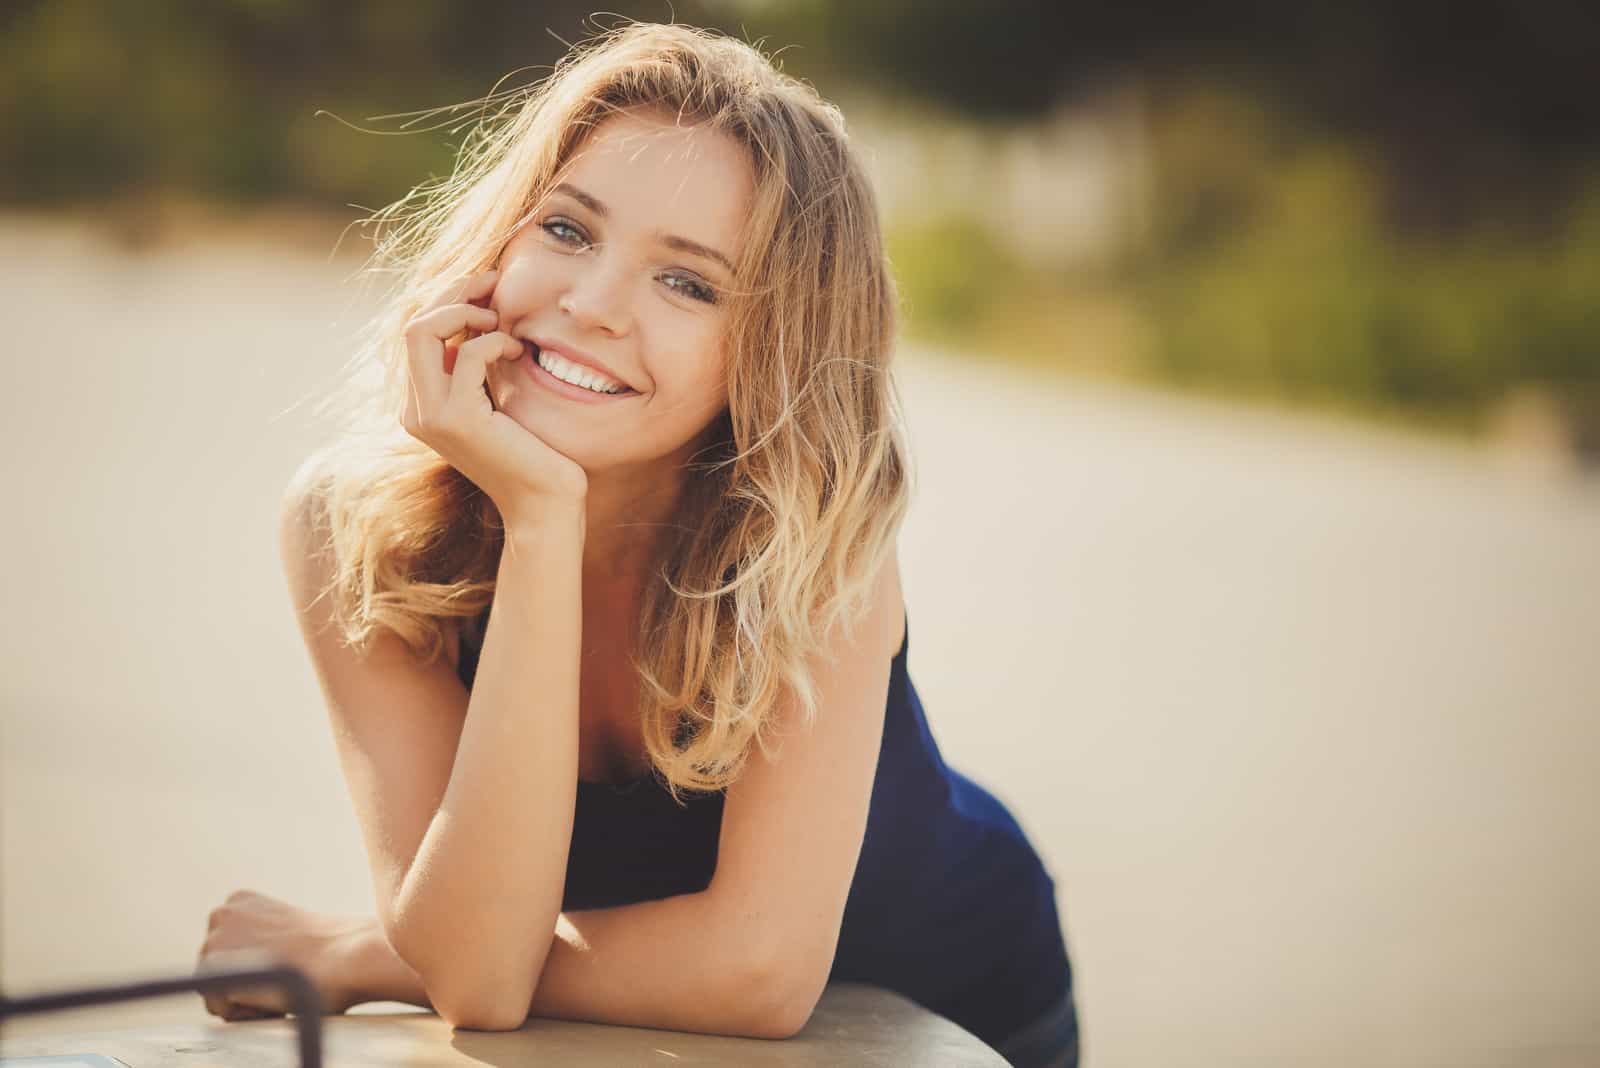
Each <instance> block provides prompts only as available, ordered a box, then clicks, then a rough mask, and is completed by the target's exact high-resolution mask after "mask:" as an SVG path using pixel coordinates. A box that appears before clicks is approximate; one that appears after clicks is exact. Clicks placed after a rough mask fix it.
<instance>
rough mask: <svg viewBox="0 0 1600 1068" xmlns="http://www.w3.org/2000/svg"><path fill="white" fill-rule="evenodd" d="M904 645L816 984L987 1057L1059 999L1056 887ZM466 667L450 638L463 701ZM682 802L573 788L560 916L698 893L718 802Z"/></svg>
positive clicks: (466, 652) (708, 863) (634, 786)
mask: <svg viewBox="0 0 1600 1068" xmlns="http://www.w3.org/2000/svg"><path fill="white" fill-rule="evenodd" d="M478 633H480V634H481V633H482V630H481V629H480V630H479V631H478ZM909 649H910V633H909V628H908V631H907V636H906V638H905V639H904V640H903V641H902V643H901V645H900V651H899V652H898V653H896V654H895V657H894V661H893V663H892V666H891V671H890V675H889V701H888V707H887V709H886V715H885V716H884V723H883V744H882V749H881V750H880V752H879V756H878V769H877V777H876V779H875V781H874V783H873V787H872V802H871V807H870V809H869V811H868V815H867V830H866V837H865V839H864V840H863V842H862V846H861V857H860V860H859V861H858V863H857V865H856V872H855V877H854V879H853V880H852V882H851V884H850V896H849V899H848V900H847V902H846V904H845V910H844V922H843V925H842V926H841V928H840V931H839V945H838V949H837V952H836V953H835V955H834V961H833V971H832V973H831V975H830V978H831V979H838V980H850V981H855V982H863V983H871V984H872V985H874V986H880V987H885V988H887V989H889V990H893V991H896V992H898V993H901V994H903V995H905V996H906V997H909V998H910V999H911V1000H913V1001H915V1002H917V1003H919V1004H921V1005H923V1006H925V1007H926V1008H928V1009H930V1010H932V1011H933V1012H936V1013H938V1014H939V1015H941V1016H944V1017H947V1018H948V1019H951V1020H954V1021H955V1022H956V1023H958V1024H960V1025H961V1026H962V1027H964V1028H966V1029H967V1030H968V1031H970V1032H972V1033H973V1034H975V1035H977V1036H978V1037H979V1038H981V1039H983V1040H984V1041H986V1042H988V1043H989V1044H991V1045H996V1044H998V1043H999V1042H1000V1041H1001V1040H1003V1039H1004V1038H1006V1037H1007V1036H1008V1035H1010V1034H1012V1033H1013V1032H1015V1031H1016V1030H1018V1029H1019V1028H1021V1027H1023V1026H1024V1025H1026V1024H1028V1023H1029V1022H1031V1021H1033V1020H1035V1019H1037V1018H1038V1017H1040V1016H1042V1015H1043V1014H1045V1013H1046V1012H1048V1011H1049V1010H1050V1009H1051V1008H1052V1007H1053V1006H1056V1005H1057V1004H1058V1003H1059V1002H1061V1000H1062V999H1063V998H1064V997H1065V996H1066V995H1067V993H1068V991H1069V990H1070V989H1071V984H1072V970H1071V966H1070V965H1069V963H1068V961H1067V953H1066V947H1065V945H1064V944H1063V941H1062V936H1061V924H1060V921H1059V920H1058V918H1057V915H1056V905H1055V883H1054V881H1053V880H1052V879H1051V878H1050V876H1049V874H1048V873H1047V872H1046V871H1045V869H1044V866H1043V865H1042V864H1041V863H1040V861H1039V857H1038V855H1037V854H1036V853H1035V852H1034V850H1033V847H1032V846H1031V845H1029V843H1028V840H1027V838H1026V836H1025V835H1024V834H1023V833H1022V830H1021V828H1020V827H1018V826H1017V823H1016V820H1014V819H1013V818H1012V817H1011V814H1010V813H1009V812H1007V811H1006V809H1005V806H1003V805H1002V804H1001V803H1000V802H999V801H998V800H996V799H995V798H994V797H993V796H992V795H991V794H989V793H988V792H987V791H985V790H984V789H983V788H982V787H981V786H979V785H977V784H976V783H974V782H973V781H972V780H970V779H968V778H966V777H965V776H963V775H962V774H961V773H959V772H957V771H955V770H954V769H952V768H950V767H949V766H948V765H946V764H945V762H944V760H943V759H942V758H941V757H940V755H939V749H938V746H936V745H935V744H934V740H933V735H932V734H931V733H930V732H929V730H928V721H927V718H926V717H925V716H924V715H923V711H922V702H921V700H920V699H919V698H918V697H917V691H916V689H915V688H914V687H913V686H912V685H911V678H910V676H909V675H908V674H907V672H906V654H907V652H908V651H909ZM477 660H478V650H477V649H476V648H474V647H472V646H471V645H469V644H467V643H465V642H463V644H462V649H461V665H460V671H459V674H460V675H461V680H462V682H464V683H465V684H466V685H467V687H468V688H469V689H470V688H471V686H472V679H473V675H474V674H475V673H476V671H477ZM685 799H686V802H685V805H684V806H683V807H680V806H679V805H677V804H676V803H674V802H673V800H672V797H671V795H669V794H668V793H667V792H666V790H665V788H663V787H662V786H661V785H660V783H658V782H657V781H656V779H655V778H654V777H653V776H647V777H644V778H641V779H637V780H635V781H633V782H629V783H625V784H619V785H613V784H609V783H596V782H585V781H582V780H580V781H579V782H578V798H577V807H576V810H575V814H574V817H573V824H572V846H571V851H570V853H569V856H568V859H567V880H566V894H565V897H564V899H563V901H562V908H563V910H574V909H592V908H607V907H611V906H615V905H626V904H630V903H633V902H638V901H649V900H653V899H656V898H662V897H670V896H672V895H674V894H685V893H691V892H694V891H697V890H704V889H705V888H706V887H707V886H708V885H710V883H711V875H712V872H713V871H714V870H715V869H716V866H717V840H718V836H719V833H720V831H721V827H722V803H723V795H722V794H720V793H718V794H699V795H687V794H686V795H685Z"/></svg>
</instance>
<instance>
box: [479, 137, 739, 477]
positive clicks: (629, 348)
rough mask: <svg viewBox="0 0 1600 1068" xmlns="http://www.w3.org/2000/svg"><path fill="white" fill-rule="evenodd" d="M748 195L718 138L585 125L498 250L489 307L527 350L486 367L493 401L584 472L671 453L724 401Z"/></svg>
mask: <svg viewBox="0 0 1600 1068" xmlns="http://www.w3.org/2000/svg"><path fill="white" fill-rule="evenodd" d="M753 194H754V176H753V173H752V169H751V166H750V163H749V161H748V159H747V157H746V155H745V152H744V149H743V148H742V147H741V146H740V145H739V144H738V142H736V141H734V140H733V139H732V138H730V137H728V136H727V135H726V134H721V133H716V132H713V131H710V130H708V129H705V128H703V127H702V128H696V127H678V126H674V125H673V124H672V123H671V121H670V118H661V117H655V116H652V115H647V114H640V113H633V112H629V113H624V114H621V115H617V116H613V117H611V118H608V119H606V120H605V121H604V122H603V123H601V124H600V125H599V126H597V127H596V128H595V130H594V132H593V133H592V134H591V135H590V137H589V138H588V139H587V140H586V141H585V142H584V143H583V145H582V146H581V147H580V148H579V150H578V151H577V153H576V154H575V155H574V157H573V159H572V161H571V163H570V165H569V167H568V168H567V171H566V173H565V175H564V176H562V177H561V178H560V179H559V181H558V184H557V186H556V188H555V190H554V191H553V192H552V193H551V194H550V195H549V196H547V197H546V198H545V200H544V202H543V203H541V204H540V205H539V207H538V209H537V211H535V213H534V214H533V216H532V218H531V219H529V220H528V221H527V222H526V223H525V224H524V225H523V227H522V228H521V229H520V230H519V231H518V232H517V234H516V235H515V236H514V237H513V238H512V239H511V241H510V242H508V243H507V245H506V247H505V249H504V251H503V252H502V254H501V256H500V262H499V268H500V280H499V283H498V284H497V285H496V287H495V291H494V296H493V298H492V300H491V303H490V307H492V308H494V309H495V310H496V311H498V312H499V313H500V327H499V329H501V330H503V331H505V332H506V333H509V334H511V335H512V336H513V337H517V338H520V339H522V340H524V341H526V342H528V344H527V346H526V351H525V352H524V353H523V355H522V356H521V358H519V359H517V360H516V361H513V362H507V361H500V362H495V363H491V364H490V365H489V368H488V384H489V392H490V395H491V396H492V397H493V398H494V402H495V405H496V407H498V408H499V409H500V410H501V411H503V412H505V413H506V414H507V415H508V416H510V417H511V418H512V419H515V420H516V421H517V422H518V423H521V424H522V425H523V426H525V427H527V428H528V429H529V430H530V431H532V432H533V433H534V434H536V435H538V436H539V437H540V438H541V439H542V440H543V441H544V442H545V443H546V444H548V445H550V446H551V447H552V448H554V449H556V450H557V451H558V452H561V453H564V454H565V455H567V456H569V457H571V458H572V459H573V460H574V461H576V462H577V463H578V464H579V465H580V466H582V467H583V468H584V469H585V470H586V471H588V472H590V473H591V474H593V473H595V472H596V471H601V470H605V469H607V468H615V467H619V466H624V465H639V464H649V463H651V462H654V461H660V460H663V459H666V460H668V461H670V462H674V463H676V462H681V460H682V459H683V458H685V457H686V456H687V454H688V453H689V452H690V451H692V449H693V448H694V447H696V446H697V444H698V442H697V438H698V437H699V435H700V434H701V432H702V431H704V430H705V429H706V428H707V426H708V425H709V424H710V422H711V421H712V420H713V419H714V418H715V417H716V416H717V415H718V414H720V413H721V412H722V410H723V409H724V408H725V407H726V406H727V403H728V390H727V381H726V358H727V354H726V352H725V351H724V341H725V334H726V330H725V327H726V322H727V307H728V303H727V296H726V292H727V290H728V289H729V288H730V286H732V284H733V282H734V276H733V269H732V264H733V263H736V262H737V260H738V256H739V253H740V241H741V240H742V237H743V224H744V221H745V219H746V218H747V217H748V215H749V212H750V207H751V202H752V198H753ZM596 372H597V373H598V376H596V374H595V373H596ZM562 379H568V380H571V379H577V384H571V383H569V382H568V381H563V380H562Z"/></svg>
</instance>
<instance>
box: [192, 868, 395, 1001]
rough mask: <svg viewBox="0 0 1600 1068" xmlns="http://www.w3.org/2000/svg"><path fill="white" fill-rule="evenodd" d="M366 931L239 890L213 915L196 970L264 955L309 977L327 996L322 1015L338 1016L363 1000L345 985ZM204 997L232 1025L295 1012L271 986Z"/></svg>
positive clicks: (361, 924) (356, 922) (358, 924)
mask: <svg viewBox="0 0 1600 1068" xmlns="http://www.w3.org/2000/svg"><path fill="white" fill-rule="evenodd" d="M366 927H367V921H365V920H360V919H350V920H346V919H341V918H339V917H336V916H324V915H322V914H320V913H315V912H310V911H308V910H306V909H302V908H296V907H295V906H293V905H290V904H288V903H287V902H283V901H279V900H278V899H277V898H273V897H268V896H267V895H266V894H258V893H256V892H255V891H253V890H237V891H235V892H233V893H232V894H229V895H228V900H227V901H225V902H223V903H222V905H220V906H219V907H217V908H215V909H213V910H212V911H211V917H210V925H209V926H208V928H207V930H206V937H205V941H204V942H203V943H201V945H200V959H199V961H198V962H197V968H198V967H203V966H217V965H227V964H228V963H229V958H230V957H232V956H233V955H235V954H239V953H242V952H247V953H249V954H251V958H250V959H251V960H252V963H255V962H259V960H260V957H261V956H262V955H265V956H267V957H270V958H272V959H274V960H276V961H279V962H282V963H284V964H289V965H293V966H294V967H296V968H298V969H300V970H301V971H302V972H304V973H305V974H306V975H307V977H309V978H310V980H311V982H312V984H313V985H314V986H315V987H316V988H317V992H318V993H319V994H321V995H322V1005H323V1011H324V1012H326V1013H328V1014H330V1015H333V1014H337V1013H341V1012H344V1011H345V1010H346V1009H348V1008H350V1006H352V1005H354V1004H356V1003H357V1001H358V999H357V995H356V992H355V990H354V989H353V988H352V987H351V985H350V984H348V983H346V982H345V981H344V974H345V971H346V969H345V968H344V963H345V962H346V961H347V960H348V959H350V953H349V950H350V948H351V945H350V944H351V943H352V942H353V940H354V939H355V938H356V937H357V936H358V935H359V933H360V932H362V931H363V930H365V928H366ZM203 997H204V1000H205V1004H206V1011H207V1012H209V1013H211V1014H212V1015H213V1016H220V1017H222V1018H223V1019H224V1020H227V1021H229V1022H230V1023H231V1022H232V1021H234V1020H258V1019H261V1018H263V1017H266V1016H282V1015H284V1014H285V1013H287V1012H288V1011H289V1008H290V1006H289V1003H288V998H287V996H286V995H285V992H284V991H282V990H277V989H273V988H270V987H248V988H244V987H242V988H240V989H237V990H230V991H228V992H227V993H215V994H205V995H203Z"/></svg>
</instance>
